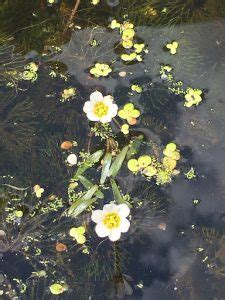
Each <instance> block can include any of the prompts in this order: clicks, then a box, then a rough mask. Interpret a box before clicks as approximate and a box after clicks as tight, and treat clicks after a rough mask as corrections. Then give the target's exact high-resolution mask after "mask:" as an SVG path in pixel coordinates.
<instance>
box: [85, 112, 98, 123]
mask: <svg viewBox="0 0 225 300" xmlns="http://www.w3.org/2000/svg"><path fill="white" fill-rule="evenodd" d="M87 118H88V119H89V120H90V121H99V117H97V116H96V115H95V114H93V112H88V113H87Z"/></svg>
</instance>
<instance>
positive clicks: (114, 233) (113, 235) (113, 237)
mask: <svg viewBox="0 0 225 300" xmlns="http://www.w3.org/2000/svg"><path fill="white" fill-rule="evenodd" d="M120 237H121V232H120V230H119V229H113V230H111V231H110V233H109V239H110V241H112V242H115V241H118V240H119V239H120Z"/></svg>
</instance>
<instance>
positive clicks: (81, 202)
mask: <svg viewBox="0 0 225 300" xmlns="http://www.w3.org/2000/svg"><path fill="white" fill-rule="evenodd" d="M97 190H98V185H97V184H95V185H93V186H92V188H91V189H90V190H89V191H88V192H87V193H86V194H85V195H84V196H83V197H82V198H80V199H77V200H76V201H75V202H74V203H73V204H72V205H71V206H70V208H69V210H68V215H69V216H73V217H77V216H78V215H79V214H80V213H82V212H83V211H84V210H85V209H86V208H87V207H88V206H89V205H91V204H92V203H93V202H95V201H96V200H97V198H96V197H95V198H92V196H93V195H94V194H95V193H96V191H97Z"/></svg>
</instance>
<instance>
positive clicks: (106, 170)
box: [100, 153, 112, 184]
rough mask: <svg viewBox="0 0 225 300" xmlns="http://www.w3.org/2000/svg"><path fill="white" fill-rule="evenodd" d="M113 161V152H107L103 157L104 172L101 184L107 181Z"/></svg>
mask: <svg viewBox="0 0 225 300" xmlns="http://www.w3.org/2000/svg"><path fill="white" fill-rule="evenodd" d="M111 161H112V154H111V153H106V155H105V157H104V159H103V166H102V174H101V179H100V183H101V184H103V183H104V182H105V180H106V178H107V177H108V176H109V168H110V165H111Z"/></svg>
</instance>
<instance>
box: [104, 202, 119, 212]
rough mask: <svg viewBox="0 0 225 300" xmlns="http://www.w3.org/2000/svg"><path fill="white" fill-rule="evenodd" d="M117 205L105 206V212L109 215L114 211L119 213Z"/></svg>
mask: <svg viewBox="0 0 225 300" xmlns="http://www.w3.org/2000/svg"><path fill="white" fill-rule="evenodd" d="M117 210H118V209H117V205H116V204H114V203H110V204H105V205H104V206H103V212H104V213H108V212H114V211H117Z"/></svg>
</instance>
